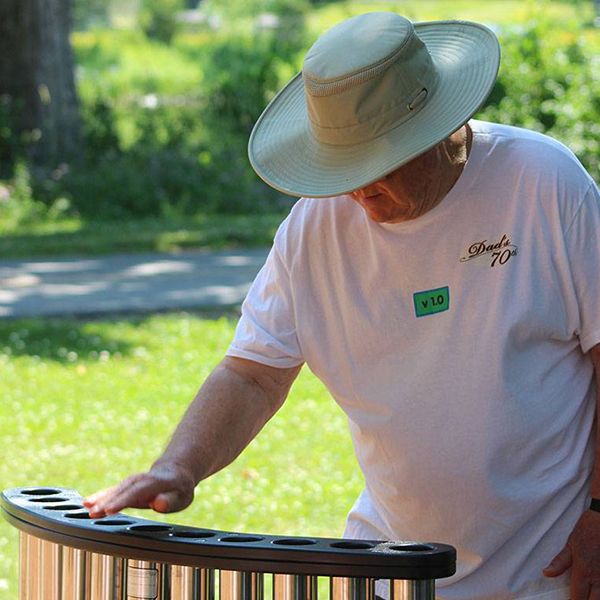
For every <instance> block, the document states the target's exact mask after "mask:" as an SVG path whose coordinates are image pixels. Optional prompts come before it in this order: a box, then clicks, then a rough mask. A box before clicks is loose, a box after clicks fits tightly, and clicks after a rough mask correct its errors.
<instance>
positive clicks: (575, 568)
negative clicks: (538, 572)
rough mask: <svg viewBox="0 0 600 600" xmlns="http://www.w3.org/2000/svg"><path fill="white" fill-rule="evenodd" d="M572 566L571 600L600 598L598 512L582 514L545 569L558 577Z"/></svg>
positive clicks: (548, 573)
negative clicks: (563, 545)
mask: <svg viewBox="0 0 600 600" xmlns="http://www.w3.org/2000/svg"><path fill="white" fill-rule="evenodd" d="M568 569H571V596H570V600H600V512H594V511H591V510H588V511H586V512H585V513H583V515H582V516H581V518H580V519H579V521H578V522H577V525H576V526H575V529H574V530H573V533H572V534H571V535H570V536H569V539H568V541H567V544H566V545H565V547H564V548H563V549H562V550H561V551H560V552H559V553H558V554H557V555H556V556H555V557H554V558H553V559H552V562H551V563H550V564H549V565H548V566H547V567H546V568H545V569H544V575H545V576H546V577H558V576H559V575H562V574H563V573H564V572H566V571H567V570H568Z"/></svg>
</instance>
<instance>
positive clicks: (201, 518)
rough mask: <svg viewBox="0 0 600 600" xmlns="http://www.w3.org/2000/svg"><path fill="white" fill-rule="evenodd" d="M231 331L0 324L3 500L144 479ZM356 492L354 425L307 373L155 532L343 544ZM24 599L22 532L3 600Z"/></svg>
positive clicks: (9, 552) (2, 537)
mask: <svg viewBox="0 0 600 600" xmlns="http://www.w3.org/2000/svg"><path fill="white" fill-rule="evenodd" d="M234 323H235V318H234V317H232V318H226V317H220V318H218V319H208V318H201V317H200V316H193V315H189V314H176V315H169V316H157V317H151V318H145V319H141V318H139V319H126V320H118V321H110V320H103V321H91V322H85V321H74V320H24V321H13V322H8V321H4V322H0V373H1V374H2V375H1V377H0V397H2V402H0V434H1V436H2V443H3V448H4V459H3V460H2V461H0V488H2V489H6V488H9V487H17V486H25V485H27V486H29V485H34V486H63V487H68V488H74V489H77V490H78V491H80V493H82V494H88V493H91V492H93V491H95V490H97V489H100V488H103V487H105V486H109V485H111V484H113V483H116V482H117V481H118V480H120V478H122V477H124V476H126V475H128V474H129V473H131V472H134V471H137V470H141V469H145V468H147V467H148V466H149V465H150V463H151V462H152V461H153V460H154V458H155V457H156V456H157V455H158V453H159V452H160V450H161V448H162V447H163V445H164V444H165V442H166V441H167V439H168V436H169V434H170V432H171V430H172V429H173V427H174V425H175V424H176V422H177V421H178V419H179V418H180V416H181V414H182V413H183V411H184V409H185V407H186V406H187V404H188V402H189V400H190V399H191V398H192V397H193V395H194V393H195V391H196V388H197V386H198V385H199V384H200V383H201V382H202V381H203V379H204V378H205V377H206V376H207V375H208V373H209V372H210V370H211V369H212V368H213V367H214V365H215V364H216V363H217V362H218V361H219V360H220V358H221V356H222V355H223V352H224V351H225V349H226V348H227V345H228V344H229V341H230V339H231V337H232V335H233V330H234ZM361 485H362V479H361V476H360V475H359V473H358V470H357V467H356V464H355V461H354V457H353V452H352V449H351V446H350V442H349V437H348V434H347V430H346V419H345V417H344V415H343V414H342V413H341V411H340V410H339V409H338V408H337V407H336V405H335V404H334V403H333V401H332V400H331V399H330V398H329V396H328V394H327V392H326V391H325V390H324V388H323V386H322V385H321V384H320V383H319V382H318V381H317V380H316V378H315V377H314V376H312V375H311V373H310V372H308V370H307V369H304V370H303V372H302V373H301V375H300V377H299V379H298V381H297V382H296V384H295V385H294V387H293V389H292V392H291V394H290V398H289V399H288V402H287V403H286V404H285V406H284V407H283V408H282V409H281V411H280V412H279V413H278V414H277V415H276V416H275V417H274V418H273V420H272V421H271V422H270V423H269V424H268V425H267V426H266V427H265V429H264V430H263V432H262V433H261V434H260V435H259V437H258V438H257V439H256V440H255V441H254V442H253V443H252V444H251V446H250V447H249V448H248V449H247V450H246V451H245V452H244V453H243V455H242V456H241V457H240V458H239V459H238V460H237V461H236V462H235V463H234V464H233V465H232V466H230V467H229V468H228V469H226V470H225V471H222V472H221V473H219V474H218V475H216V476H214V477H213V478H211V479H210V480H208V481H206V482H204V483H202V484H201V485H200V486H199V487H198V489H197V494H196V499H195V501H194V503H193V505H192V507H190V508H189V509H187V510H186V511H184V512H182V513H179V514H175V515H172V516H169V517H166V518H163V517H162V516H160V518H159V520H169V521H174V522H179V523H185V524H191V525H192V524H193V525H197V526H205V527H211V528H217V529H225V530H235V531H248V532H263V533H268V532H273V533H278V534H289V535H331V536H338V535H341V533H342V530H343V525H344V518H345V514H346V512H347V511H348V509H349V508H350V506H351V504H352V502H353V500H354V498H355V497H356V495H357V493H358V492H359V490H360V488H361ZM146 516H148V515H146ZM157 516H158V515H157ZM16 597H17V532H16V530H14V529H13V528H11V527H9V526H8V525H7V524H6V523H4V522H1V523H0V600H13V599H14V598H16Z"/></svg>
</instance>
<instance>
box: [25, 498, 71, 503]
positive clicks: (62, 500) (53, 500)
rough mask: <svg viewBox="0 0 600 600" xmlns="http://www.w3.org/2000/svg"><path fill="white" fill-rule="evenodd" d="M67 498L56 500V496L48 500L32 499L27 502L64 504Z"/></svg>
mask: <svg viewBox="0 0 600 600" xmlns="http://www.w3.org/2000/svg"><path fill="white" fill-rule="evenodd" d="M67 500H68V498H57V497H56V496H50V498H32V499H31V500H30V501H29V502H39V503H40V504H41V503H42V502H46V503H47V502H66V501H67Z"/></svg>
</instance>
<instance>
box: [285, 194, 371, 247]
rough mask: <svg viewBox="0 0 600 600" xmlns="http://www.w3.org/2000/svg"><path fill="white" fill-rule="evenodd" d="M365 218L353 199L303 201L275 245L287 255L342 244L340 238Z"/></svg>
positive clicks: (345, 197)
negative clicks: (339, 241)
mask: <svg viewBox="0 0 600 600" xmlns="http://www.w3.org/2000/svg"><path fill="white" fill-rule="evenodd" d="M361 219H364V215H363V214H362V209H361V208H360V206H358V205H357V204H356V202H354V200H352V198H351V197H350V196H347V195H343V196H335V197H331V198H300V199H299V200H298V201H296V202H295V203H294V206H293V207H292V209H291V210H290V213H289V215H288V216H287V218H286V219H285V221H284V222H283V223H282V224H281V226H280V227H279V230H278V231H277V234H276V236H275V245H276V246H277V247H278V248H279V250H280V251H281V252H282V253H284V255H296V256H297V255H298V254H299V252H300V249H301V248H302V249H303V250H302V251H303V252H306V251H309V250H310V251H312V250H314V249H315V248H317V247H318V248H319V249H320V250H322V251H324V248H325V247H326V246H329V245H332V244H333V245H335V244H337V243H338V240H339V236H340V235H344V234H345V233H344V232H346V234H347V232H348V231H349V230H351V229H354V228H356V227H355V226H356V225H358V220H361Z"/></svg>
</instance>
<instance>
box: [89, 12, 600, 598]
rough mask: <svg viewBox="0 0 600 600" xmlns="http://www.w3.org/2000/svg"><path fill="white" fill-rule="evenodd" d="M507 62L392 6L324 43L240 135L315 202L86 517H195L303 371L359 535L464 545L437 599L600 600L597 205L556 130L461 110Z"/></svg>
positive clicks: (284, 233) (480, 96)
mask: <svg viewBox="0 0 600 600" xmlns="http://www.w3.org/2000/svg"><path fill="white" fill-rule="evenodd" d="M498 64H499V49H498V43H497V40H496V38H495V37H494V35H493V34H492V33H491V32H490V31H489V30H488V29H486V28H485V27H482V26H480V25H478V24H475V23H466V22H432V23H418V24H415V25H413V24H412V23H410V22H409V21H408V20H406V19H404V18H402V17H400V16H398V15H395V14H392V13H371V14H366V15H361V16H359V17H355V18H352V19H349V20H348V21H345V22H343V23H341V24H339V25H337V26H336V27H334V28H333V29H331V30H330V31H328V32H327V33H325V34H324V35H323V36H322V37H321V38H320V39H319V40H318V41H317V42H316V43H315V44H314V45H313V47H312V48H311V49H310V51H309V52H308V54H307V56H306V59H305V62H304V67H303V71H302V74H301V75H298V76H297V77H296V78H294V79H293V80H292V81H291V82H290V83H289V84H288V85H287V86H286V87H285V88H284V89H283V90H282V91H281V92H280V93H279V95H278V96H277V97H276V98H275V99H274V100H273V102H272V103H271V104H270V105H269V106H268V107H267V109H266V110H265V112H264V113H263V115H262V116H261V118H260V119H259V121H258V123H257V125H256V127H255V129H254V131H253V133H252V136H251V139H250V144H249V153H250V159H251V161H252V164H253V166H254V168H255V170H256V171H257V172H258V174H259V175H260V176H261V177H262V178H263V179H265V181H267V183H269V184H270V185H272V186H273V187H275V188H277V189H279V190H282V191H284V192H286V193H289V194H296V195H299V196H304V198H303V199H301V200H300V201H299V202H297V203H296V204H295V206H294V207H293V209H292V211H291V214H290V215H289V217H288V218H287V219H286V220H285V222H284V223H283V224H282V225H281V227H280V229H279V231H278V233H277V235H276V237H275V242H274V246H273V249H272V251H271V253H270V255H269V258H268V259H267V262H266V264H265V266H264V268H263V269H262V270H261V272H260V273H259V275H258V276H257V279H256V281H255V282H254V284H253V286H252V289H251V290H250V292H249V294H248V297H247V299H246V301H245V302H244V305H243V310H242V317H241V319H240V322H239V324H238V328H237V331H236V335H235V339H234V340H233V343H232V344H231V346H230V348H229V350H228V352H227V356H226V357H225V358H224V360H223V361H222V362H221V364H220V365H219V366H218V367H217V368H216V369H215V371H214V372H213V373H212V374H211V375H210V377H209V378H208V379H207V380H206V382H205V383H204V385H203V386H202V388H201V390H200V391H199V393H198V395H197V397H196V398H195V400H194V401H193V402H192V404H191V405H190V407H189V409H188V411H187V413H186V415H185V416H184V418H183V420H182V422H181V423H180V424H179V426H178V428H177V430H176V431H175V433H174V435H173V438H172V440H171V442H170V444H169V445H168V447H167V449H166V450H165V452H164V454H163V455H162V456H161V457H160V458H159V459H158V460H157V462H156V463H155V464H154V465H153V466H152V468H151V469H150V470H149V471H148V472H147V473H142V474H138V475H134V476H132V477H129V478H128V479H126V480H125V481H124V482H123V483H121V484H120V485H118V486H116V487H115V488H112V489H110V490H107V491H104V492H100V493H98V494H96V495H94V496H92V497H90V498H89V499H88V501H87V504H86V505H87V506H88V507H89V510H90V512H91V514H92V515H93V516H101V515H104V514H111V513H114V512H117V511H119V510H121V509H123V508H125V507H127V506H130V507H151V508H153V509H154V510H157V511H159V512H167V511H175V510H180V509H182V508H184V507H185V506H187V505H188V504H189V503H190V502H191V501H192V497H193V490H194V487H195V485H196V484H197V483H198V482H199V481H201V480H202V479H205V478H206V477H208V476H209V475H211V474H212V473H214V472H216V471H217V470H219V469H221V468H223V467H224V466H226V465H227V464H229V463H230V462H231V461H232V460H234V459H235V457H236V456H237V455H238V454H239V453H240V452H241V451H242V449H243V448H244V447H245V446H246V445H247V444H248V443H249V442H250V440H251V439H252V438H253V437H254V436H255V435H256V434H257V433H258V431H259V430H260V429H261V427H262V426H263V425H264V424H265V423H266V421H267V420H268V419H269V418H270V417H271V416H272V415H273V414H274V413H275V411H276V410H277V409H278V408H279V407H280V406H281V404H282V403H283V401H284V399H285V397H286V395H287V393H288V390H289V388H290V386H291V384H292V382H293V381H294V379H295V377H296V376H297V374H298V372H299V370H300V368H301V365H302V364H303V363H307V364H308V365H309V366H310V368H311V370H312V371H313V372H314V373H315V374H316V375H317V376H318V377H319V378H320V379H321V380H322V381H323V382H324V383H325V385H326V386H327V388H328V389H329V391H330V392H331V394H332V396H333V397H334V398H335V400H336V401H337V402H338V403H339V405H340V406H341V407H342V409H343V410H344V411H345V412H346V414H347V415H348V418H349V424H350V429H351V433H352V437H353V441H354V445H355V449H356V453H357V457H358V460H359V463H360V466H361V468H362V470H363V472H364V476H365V481H366V487H365V490H364V491H363V493H362V494H361V496H360V497H359V498H358V500H357V502H356V504H355V505H354V507H353V509H352V510H351V512H350V515H349V517H348V524H347V529H346V534H347V535H348V536H350V537H356V538H370V539H373V538H384V539H417V540H437V541H443V542H448V543H451V544H453V545H455V546H456V547H457V550H458V557H459V561H458V570H457V573H456V575H455V576H453V577H452V578H450V579H448V580H444V581H442V582H440V589H439V595H440V597H442V598H453V599H454V598H456V599H490V600H491V599H494V600H498V599H504V598H506V599H508V598H534V597H535V598H536V599H538V600H564V599H567V598H569V597H570V598H571V599H572V600H583V599H588V598H589V599H590V600H598V599H600V512H599V510H600V506H599V505H600V500H598V498H600V452H599V451H598V450H597V448H598V446H596V445H595V442H594V439H595V436H594V427H595V426H594V422H595V421H594V418H595V413H596V391H595V389H596V388H595V385H594V369H596V370H598V369H599V368H600V310H598V307H599V306H600V277H599V276H598V273H599V272H600V239H599V236H598V232H599V231H600V206H599V201H600V196H599V193H598V189H597V187H596V185H595V184H594V182H593V181H592V179H591V178H590V176H589V175H588V174H587V173H586V172H585V171H584V169H583V168H582V167H581V165H580V164H579V162H578V161H577V160H576V158H575V157H574V156H573V154H572V153H571V152H570V151H569V150H567V149H566V148H564V147H563V146H562V145H561V144H559V143H558V142H556V141H553V140H551V139H549V138H547V137H545V136H542V135H540V134H537V133H533V132H528V131H524V130H519V129H516V128H512V127H507V126H500V125H495V124H490V123H483V122H479V121H475V120H470V119H471V117H472V115H473V114H474V113H475V112H476V111H477V109H478V108H479V107H480V106H481V104H482V103H483V102H484V101H485V98H486V97H487V95H488V93H489V91H490V89H491V88H492V86H493V84H494V81H495V78H496V74H497V69H498ZM318 426H319V425H318V423H315V427H318ZM594 465H595V466H594ZM594 498H596V499H594Z"/></svg>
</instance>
